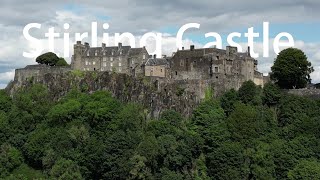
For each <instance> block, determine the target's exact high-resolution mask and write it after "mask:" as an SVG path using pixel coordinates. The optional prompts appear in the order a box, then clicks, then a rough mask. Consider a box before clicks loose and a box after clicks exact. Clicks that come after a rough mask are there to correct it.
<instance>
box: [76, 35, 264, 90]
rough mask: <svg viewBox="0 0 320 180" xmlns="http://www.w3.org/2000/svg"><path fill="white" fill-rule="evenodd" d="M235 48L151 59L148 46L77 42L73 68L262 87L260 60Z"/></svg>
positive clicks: (232, 85) (179, 53)
mask: <svg viewBox="0 0 320 180" xmlns="http://www.w3.org/2000/svg"><path fill="white" fill-rule="evenodd" d="M249 52H250V49H249V48H248V51H247V52H246V53H241V52H238V50H237V48H236V47H231V46H227V47H226V50H222V49H217V48H202V49H195V47H194V46H193V45H191V46H190V49H184V48H183V49H182V50H178V51H177V52H175V53H173V55H172V57H166V56H164V57H162V58H157V57H156V56H150V55H149V54H148V51H147V50H146V48H145V47H143V48H131V47H130V46H122V43H119V45H118V46H115V47H106V45H105V44H102V47H98V48H97V47H94V48H92V47H90V46H89V44H88V43H84V44H81V42H80V41H78V42H77V43H76V44H75V45H74V55H73V56H72V62H71V68H72V69H74V70H81V71H110V72H117V73H124V74H128V75H131V76H149V77H154V78H159V79H160V80H161V79H162V80H171V81H175V80H186V81H188V80H210V81H212V82H213V83H215V84H217V86H221V84H224V86H226V85H227V89H230V88H234V89H238V88H239V87H240V86H241V84H242V83H243V82H244V81H248V80H252V81H253V82H255V84H257V85H261V86H263V85H264V84H265V82H266V81H268V77H264V76H263V74H262V73H260V72H259V71H258V69H257V64H258V61H257V60H255V59H254V58H252V57H251V56H250V53H249Z"/></svg>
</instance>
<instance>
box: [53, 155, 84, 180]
mask: <svg viewBox="0 0 320 180" xmlns="http://www.w3.org/2000/svg"><path fill="white" fill-rule="evenodd" d="M50 175H51V176H52V177H53V178H56V179H63V180H73V179H84V178H83V177H82V175H81V172H80V168H79V166H78V165H77V164H76V163H75V162H73V161H71V160H67V159H60V160H58V161H57V162H56V164H55V165H54V166H53V167H52V169H51V171H50Z"/></svg>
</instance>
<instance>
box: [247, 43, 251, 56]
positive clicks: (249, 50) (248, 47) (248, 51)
mask: <svg viewBox="0 0 320 180" xmlns="http://www.w3.org/2000/svg"><path fill="white" fill-rule="evenodd" d="M247 53H248V56H250V57H251V55H250V46H248V52H247Z"/></svg>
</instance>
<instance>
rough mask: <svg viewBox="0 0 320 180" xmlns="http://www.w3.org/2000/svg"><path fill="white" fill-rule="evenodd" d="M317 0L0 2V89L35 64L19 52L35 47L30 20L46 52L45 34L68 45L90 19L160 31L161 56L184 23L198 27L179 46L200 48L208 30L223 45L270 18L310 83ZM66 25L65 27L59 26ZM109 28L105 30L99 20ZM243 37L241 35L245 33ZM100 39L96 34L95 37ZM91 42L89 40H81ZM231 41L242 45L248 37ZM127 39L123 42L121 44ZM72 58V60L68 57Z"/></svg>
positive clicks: (316, 58)
mask: <svg viewBox="0 0 320 180" xmlns="http://www.w3.org/2000/svg"><path fill="white" fill-rule="evenodd" d="M319 17H320V1H319V0H282V1H279V0H268V1H263V2H262V1H257V0H242V1H235V0H221V1H220V0H219V1H217V0H216V1H214V0H198V1H195V0H161V1H159V0H117V1H114V0H104V1H101V0H96V1H93V0H92V1H88V0H80V1H77V3H75V1H66V0H55V1H43V0H25V1H21V0H19V1H18V0H2V2H1V6H0V20H1V21H0V33H1V35H0V47H1V50H0V88H3V87H5V86H6V84H7V83H8V82H9V81H10V80H12V79H13V76H14V69H15V68H23V67H24V66H26V65H27V64H35V60H34V59H28V58H24V57H23V56H22V53H23V52H24V51H25V52H29V51H30V50H32V49H33V46H34V45H33V44H32V43H30V42H29V41H27V40H26V39H25V38H24V36H23V34H22V31H23V28H24V27H25V26H26V25H27V24H29V23H40V24H41V25H42V26H41V29H40V30H39V29H33V30H32V31H31V33H30V34H31V35H32V36H34V37H36V38H38V39H42V46H43V48H44V51H43V53H44V52H46V51H47V50H48V45H47V42H48V41H47V40H46V38H45V36H44V33H45V32H47V31H48V28H50V27H54V28H55V31H56V32H58V33H60V34H61V36H62V35H63V33H65V32H68V33H70V37H71V39H70V47H71V54H72V46H73V45H72V44H73V43H74V41H75V39H74V33H75V32H79V33H83V32H89V34H90V33H91V22H93V21H96V22H98V35H99V36H100V37H101V36H102V33H103V32H105V33H109V34H110V36H111V40H110V44H113V43H114V42H112V39H113V38H112V36H113V35H114V33H123V32H130V33H132V34H133V35H135V36H136V37H137V39H139V37H140V36H141V35H143V34H144V33H146V32H159V33H163V40H162V46H163V54H167V55H170V54H171V53H172V52H173V51H175V50H176V49H177V47H176V43H175V36H176V33H177V30H178V29H179V28H180V27H181V26H182V25H184V24H186V23H199V24H200V25H201V26H200V29H199V30H195V29H194V30H190V31H188V32H189V33H188V34H186V35H185V36H184V43H183V45H184V46H186V47H188V46H190V45H191V44H195V46H196V48H200V47H202V46H203V45H205V44H206V43H208V42H212V41H215V40H214V38H205V37H204V34H205V33H208V32H217V33H219V34H221V36H222V38H223V39H222V41H223V45H224V46H225V45H226V36H227V35H228V34H229V33H231V32H234V31H238V32H240V33H242V34H243V33H245V32H246V31H247V30H248V28H250V27H254V28H255V31H257V32H259V33H260V36H261V37H262V24H263V22H264V21H268V22H270V42H271V44H272V42H273V38H274V37H275V36H276V35H277V34H278V33H280V32H288V33H290V34H292V36H293V38H294V40H295V47H297V48H300V49H302V50H303V51H305V53H306V54H307V56H308V58H309V60H310V61H311V62H312V64H313V66H314V69H315V72H314V73H313V74H312V79H313V82H320V19H319ZM64 23H69V24H70V28H69V30H68V31H65V30H64V29H63V24H64ZM103 23H109V25H110V28H109V29H108V30H103V28H102V24H103ZM243 36H244V35H243ZM99 40H100V38H99ZM85 41H87V42H89V43H91V38H90V37H89V38H88V39H85ZM235 41H237V42H239V43H241V44H242V45H243V46H246V42H247V39H246V38H244V37H242V38H239V39H238V40H236V39H235ZM62 42H63V39H62V38H58V39H57V40H56V41H55V44H56V47H55V52H56V53H60V55H63V43H62ZM124 43H126V42H124ZM98 44H101V42H98ZM154 46H155V44H154V42H153V41H149V44H148V46H147V49H148V50H149V51H151V52H152V51H153V50H154ZM254 47H255V50H256V51H257V52H259V53H260V54H262V38H257V39H256V43H255V46H254ZM275 57H276V54H275V53H274V52H273V51H272V48H271V51H270V57H269V58H258V60H259V70H260V71H261V72H263V73H267V72H269V71H270V67H271V66H272V64H273V61H274V58H275ZM66 60H67V61H68V62H70V58H66Z"/></svg>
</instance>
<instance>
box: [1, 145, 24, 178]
mask: <svg viewBox="0 0 320 180" xmlns="http://www.w3.org/2000/svg"><path fill="white" fill-rule="evenodd" d="M22 161H23V158H22V155H21V153H20V151H19V150H17V149H16V148H14V147H12V146H11V145H10V144H3V145H1V146H0V178H2V177H5V176H6V175H9V174H10V172H11V171H12V170H13V169H15V168H16V167H18V166H19V165H20V164H21V163H22Z"/></svg>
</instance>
